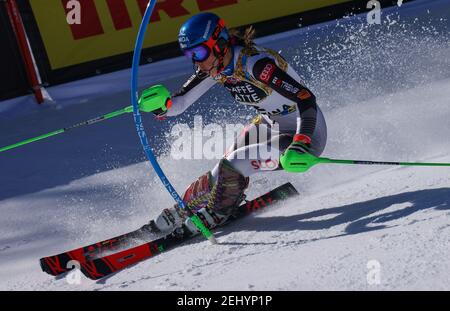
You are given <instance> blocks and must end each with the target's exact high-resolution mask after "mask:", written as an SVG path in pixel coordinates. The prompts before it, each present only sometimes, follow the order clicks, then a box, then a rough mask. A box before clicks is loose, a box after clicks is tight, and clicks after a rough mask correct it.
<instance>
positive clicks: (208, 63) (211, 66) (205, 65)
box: [195, 53, 219, 77]
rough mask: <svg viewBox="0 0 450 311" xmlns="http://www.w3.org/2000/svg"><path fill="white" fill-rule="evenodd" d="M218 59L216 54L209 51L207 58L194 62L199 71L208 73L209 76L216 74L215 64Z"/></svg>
mask: <svg viewBox="0 0 450 311" xmlns="http://www.w3.org/2000/svg"><path fill="white" fill-rule="evenodd" d="M218 61H219V60H218V59H217V57H216V56H214V53H209V56H208V58H207V59H205V60H204V61H203V62H195V65H196V66H198V68H200V70H201V71H203V72H205V73H208V74H209V75H210V76H211V77H215V76H217V74H218V72H217V65H218Z"/></svg>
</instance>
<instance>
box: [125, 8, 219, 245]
mask: <svg viewBox="0 0 450 311" xmlns="http://www.w3.org/2000/svg"><path fill="white" fill-rule="evenodd" d="M155 5H156V0H151V1H150V2H149V4H148V6H147V9H146V10H145V13H144V17H143V19H142V23H141V26H140V28H139V33H138V36H137V40H136V45H135V48H134V55H133V65H132V67H131V103H132V106H133V116H134V123H135V124H136V131H137V133H138V136H139V139H140V141H141V144H142V147H143V148H144V151H145V153H146V155H147V158H148V160H149V161H150V163H151V164H152V166H153V168H154V170H155V172H156V174H158V176H159V178H160V179H161V182H162V183H163V185H164V186H165V187H166V189H167V191H168V192H169V193H170V195H171V196H172V198H173V199H174V200H175V201H176V202H177V203H178V205H179V207H180V208H182V209H183V210H185V211H186V212H187V214H188V216H189V218H190V219H191V220H192V222H193V223H194V224H195V226H196V227H197V228H198V230H199V231H200V232H201V233H202V234H203V235H204V236H205V237H206V238H207V239H208V240H209V241H210V242H211V243H213V244H216V243H217V241H216V239H215V237H214V235H213V234H212V233H211V231H210V230H209V229H208V228H207V227H206V226H205V225H204V224H203V222H202V221H201V220H200V218H199V217H198V216H197V215H196V214H194V213H193V212H192V211H191V210H190V209H189V208H188V207H187V206H186V204H185V202H184V201H183V200H182V199H181V197H180V196H179V194H178V193H177V192H176V190H175V189H174V188H173V187H172V184H171V183H170V181H169V180H168V179H167V177H166V175H165V174H164V172H163V171H162V169H161V167H160V166H159V163H158V161H157V160H156V157H155V155H154V154H153V152H152V150H151V148H150V146H149V144H148V138H147V134H146V133H145V129H144V125H143V124H142V118H141V114H140V112H139V106H138V97H139V94H138V89H137V88H138V87H137V84H138V83H137V82H138V70H139V60H140V58H141V51H142V46H143V44H144V38H145V33H146V32H147V27H148V24H149V22H150V17H151V15H152V12H153V9H154V8H155Z"/></svg>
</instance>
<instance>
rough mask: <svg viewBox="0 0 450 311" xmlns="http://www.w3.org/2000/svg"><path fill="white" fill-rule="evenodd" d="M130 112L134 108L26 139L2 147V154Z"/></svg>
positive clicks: (127, 108)
mask: <svg viewBox="0 0 450 311" xmlns="http://www.w3.org/2000/svg"><path fill="white" fill-rule="evenodd" d="M130 112H133V107H132V106H128V107H125V108H123V109H120V110H117V111H113V112H110V113H107V114H104V115H102V116H99V117H96V118H93V119H90V120H87V121H84V122H80V123H77V124H75V125H72V126H69V127H65V128H62V129H59V130H56V131H53V132H50V133H47V134H43V135H40V136H37V137H33V138H30V139H26V140H24V141H21V142H18V143H15V144H12V145H9V146H5V147H2V148H0V152H3V151H6V150H10V149H14V148H17V147H20V146H23V145H27V144H30V143H32V142H35V141H38V140H43V139H45V138H48V137H52V136H56V135H59V134H62V133H65V132H67V131H69V130H72V129H74V128H77V127H82V126H85V125H91V124H94V123H97V122H100V121H104V120H108V119H111V118H114V117H117V116H120V115H122V114H125V113H130Z"/></svg>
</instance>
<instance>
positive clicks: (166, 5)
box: [30, 0, 349, 69]
mask: <svg viewBox="0 0 450 311" xmlns="http://www.w3.org/2000/svg"><path fill="white" fill-rule="evenodd" d="M348 1H349V0H162V1H158V2H157V4H156V7H155V12H154V13H153V15H152V20H151V22H150V26H149V33H148V35H147V38H146V41H145V43H144V47H145V48H148V47H153V46H158V45H161V44H165V43H170V42H174V41H176V40H177V35H178V30H179V27H180V26H181V24H183V22H185V21H186V20H187V19H188V18H189V17H190V16H192V15H195V14H197V13H200V12H205V11H210V12H214V13H216V14H218V15H220V16H221V17H222V18H223V19H224V20H225V22H226V24H227V27H228V28H233V27H237V26H241V25H247V24H252V23H256V22H261V21H265V20H270V19H273V18H277V17H282V16H287V15H292V14H296V13H300V12H304V11H309V10H313V9H317V8H321V7H326V6H329V5H334V4H339V3H343V2H348ZM147 3H148V0H78V1H76V0H30V4H31V7H32V10H33V13H34V16H35V18H36V21H37V24H38V27H39V31H40V33H41V36H42V39H43V42H44V46H45V48H46V51H47V54H48V57H49V61H50V65H51V68H52V69H59V68H63V67H66V66H70V65H76V64H80V63H84V62H88V61H93V60H98V59H102V58H106V57H110V56H114V55H118V54H122V53H128V52H131V51H132V50H133V48H134V43H135V39H136V36H137V32H138V29H139V25H140V22H141V19H142V16H143V12H144V10H145V7H146V5H147ZM78 8H79V9H80V10H79V11H77V9H78ZM77 12H78V13H79V14H78V15H77ZM77 18H79V19H78V20H77ZM77 22H79V24H77ZM69 23H70V24H69Z"/></svg>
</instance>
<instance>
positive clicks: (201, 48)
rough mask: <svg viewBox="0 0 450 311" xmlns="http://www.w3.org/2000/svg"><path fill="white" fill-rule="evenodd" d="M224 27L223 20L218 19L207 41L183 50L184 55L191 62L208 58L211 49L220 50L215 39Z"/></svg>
mask: <svg viewBox="0 0 450 311" xmlns="http://www.w3.org/2000/svg"><path fill="white" fill-rule="evenodd" d="M224 28H225V22H224V20H223V19H220V20H219V21H218V23H217V26H216V28H215V29H214V32H213V34H212V35H211V37H210V38H209V39H208V41H206V42H203V43H201V44H199V45H196V46H194V47H192V48H190V49H186V50H184V51H183V53H184V55H185V56H186V57H187V58H189V59H191V60H192V61H193V62H204V61H205V60H207V59H208V57H209V55H210V54H211V51H212V50H213V49H216V51H217V52H220V48H219V47H218V46H217V40H218V39H219V36H220V33H221V32H222V30H223V29H224Z"/></svg>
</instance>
